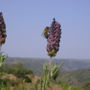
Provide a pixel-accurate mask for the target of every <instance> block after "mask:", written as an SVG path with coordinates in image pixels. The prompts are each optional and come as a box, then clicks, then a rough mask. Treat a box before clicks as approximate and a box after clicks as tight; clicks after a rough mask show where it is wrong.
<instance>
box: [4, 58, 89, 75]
mask: <svg viewBox="0 0 90 90" xmlns="http://www.w3.org/2000/svg"><path fill="white" fill-rule="evenodd" d="M17 62H20V63H23V64H24V65H25V67H27V68H30V69H32V70H33V71H34V73H35V74H37V75H40V73H41V71H42V67H43V64H44V63H48V59H41V58H37V59H35V58H19V57H13V58H12V57H9V58H8V59H7V60H6V63H9V64H10V63H17ZM62 62H64V64H63V66H62V69H61V70H62V71H72V70H78V69H89V68H90V60H77V59H56V60H53V63H56V64H60V63H62Z"/></svg>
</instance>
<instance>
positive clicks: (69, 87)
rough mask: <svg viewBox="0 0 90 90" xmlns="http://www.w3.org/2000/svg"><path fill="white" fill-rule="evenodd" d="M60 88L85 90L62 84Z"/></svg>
mask: <svg viewBox="0 0 90 90" xmlns="http://www.w3.org/2000/svg"><path fill="white" fill-rule="evenodd" d="M60 87H62V89H63V90H83V89H82V88H78V87H75V86H72V85H68V84H64V83H61V84H60Z"/></svg>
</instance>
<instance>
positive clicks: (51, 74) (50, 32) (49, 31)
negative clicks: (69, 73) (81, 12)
mask: <svg viewBox="0 0 90 90" xmlns="http://www.w3.org/2000/svg"><path fill="white" fill-rule="evenodd" d="M43 34H44V37H45V38H46V39H47V52H48V56H50V58H51V59H52V57H55V56H56V54H57V52H58V51H59V47H60V45H59V43H60V38H61V25H60V24H59V23H58V22H57V21H56V20H55V18H54V19H53V21H52V24H51V26H50V27H48V26H47V27H46V28H45V29H44V32H43ZM51 61H52V60H49V64H46V65H45V66H44V68H43V74H42V76H41V88H40V90H47V87H48V86H49V85H50V82H51V80H52V79H53V80H55V79H56V77H57V76H58V74H59V69H60V67H61V66H62V65H63V63H62V64H61V65H60V66H57V65H56V64H52V63H51Z"/></svg>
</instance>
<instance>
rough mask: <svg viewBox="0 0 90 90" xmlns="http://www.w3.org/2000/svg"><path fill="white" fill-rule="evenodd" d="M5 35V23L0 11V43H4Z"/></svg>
mask: <svg viewBox="0 0 90 90" xmlns="http://www.w3.org/2000/svg"><path fill="white" fill-rule="evenodd" d="M6 37H7V35H6V25H5V22H4V18H3V14H2V12H0V45H2V44H4V43H5V40H6Z"/></svg>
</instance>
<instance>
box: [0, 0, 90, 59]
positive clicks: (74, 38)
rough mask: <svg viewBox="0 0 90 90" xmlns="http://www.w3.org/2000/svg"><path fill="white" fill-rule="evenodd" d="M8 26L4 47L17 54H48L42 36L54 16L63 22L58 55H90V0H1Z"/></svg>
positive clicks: (77, 56)
mask: <svg viewBox="0 0 90 90" xmlns="http://www.w3.org/2000/svg"><path fill="white" fill-rule="evenodd" d="M0 11H2V12H3V14H4V19H5V22H6V26H7V35H8V37H7V41H6V43H5V45H4V46H3V49H2V50H3V51H4V52H6V53H7V54H8V55H9V56H13V57H16V56H18V57H35V58H37V57H39V58H48V56H47V52H46V49H45V48H46V45H47V41H46V40H45V39H44V38H43V37H42V36H41V34H42V32H43V29H44V27H45V26H50V24H51V22H52V19H53V17H55V18H56V20H57V21H58V22H60V24H61V28H62V38H61V43H60V45H61V47H60V51H59V52H58V54H57V56H56V58H78V59H85V58H86V59H90V0H1V1H0Z"/></svg>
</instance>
